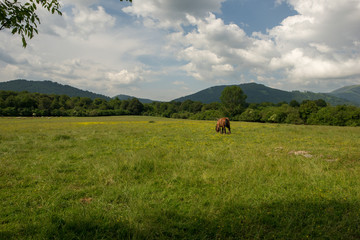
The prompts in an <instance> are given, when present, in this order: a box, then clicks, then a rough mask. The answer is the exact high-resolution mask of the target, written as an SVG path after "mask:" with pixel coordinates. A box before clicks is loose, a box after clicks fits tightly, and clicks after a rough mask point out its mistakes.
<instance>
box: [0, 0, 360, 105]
mask: <svg viewBox="0 0 360 240" xmlns="http://www.w3.org/2000/svg"><path fill="white" fill-rule="evenodd" d="M61 4H62V6H63V7H62V12H63V16H57V15H51V14H49V13H48V12H46V11H44V10H41V11H40V12H39V15H40V18H41V20H42V21H41V25H40V27H39V35H36V36H35V37H34V38H33V39H32V40H29V42H28V47H27V48H26V49H23V48H22V46H21V39H20V37H19V36H16V35H15V36H13V35H11V33H10V32H9V31H6V30H5V31H4V30H3V31H1V32H0V81H3V82H4V81H8V80H12V79H18V78H23V79H29V80H52V81H56V82H59V83H62V84H68V85H71V86H74V87H78V88H81V89H84V90H89V91H93V92H96V93H101V94H105V95H107V96H111V97H112V96H115V95H117V94H128V95H132V96H136V97H141V98H150V99H154V100H164V101H169V100H172V99H175V98H178V97H181V96H185V95H188V94H191V93H194V92H197V91H199V90H202V89H205V88H207V87H211V86H214V85H224V84H241V83H247V82H256V83H261V84H265V85H267V86H270V87H274V88H279V89H283V90H306V91H314V92H328V91H331V90H334V89H337V88H339V87H342V86H346V85H353V84H360V2H359V1H355V0H342V1H334V0H197V1H193V0H182V1H179V0H133V3H132V4H130V3H126V2H119V1H118V0H107V1H100V0H77V1H72V0H61Z"/></svg>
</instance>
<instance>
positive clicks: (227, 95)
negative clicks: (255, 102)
mask: <svg viewBox="0 0 360 240" xmlns="http://www.w3.org/2000/svg"><path fill="white" fill-rule="evenodd" d="M246 98H247V96H246V95H245V94H244V92H243V90H242V89H241V88H240V87H238V86H229V87H226V88H225V89H224V90H223V91H222V93H221V96H220V100H221V104H222V107H223V111H224V114H226V115H228V116H229V117H234V116H236V115H238V114H241V113H242V112H243V111H244V110H245V108H246Z"/></svg>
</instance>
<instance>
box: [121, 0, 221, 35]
mask: <svg viewBox="0 0 360 240" xmlns="http://www.w3.org/2000/svg"><path fill="white" fill-rule="evenodd" d="M224 1H226V0H197V1H193V0H182V1H178V0H137V1H133V4H132V5H131V6H129V7H126V8H124V9H123V11H124V12H126V13H128V14H132V15H136V16H138V17H143V18H145V19H146V23H147V24H148V25H152V26H154V27H155V26H156V27H161V28H175V29H180V28H181V25H182V24H185V25H187V24H189V21H188V19H187V16H188V15H191V16H195V17H204V16H206V15H207V14H208V13H209V12H220V9H221V3H222V2H224ZM150 23H151V24H150Z"/></svg>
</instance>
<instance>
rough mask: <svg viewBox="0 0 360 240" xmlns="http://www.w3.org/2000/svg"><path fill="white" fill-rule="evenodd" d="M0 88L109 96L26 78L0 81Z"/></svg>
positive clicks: (90, 96)
mask: <svg viewBox="0 0 360 240" xmlns="http://www.w3.org/2000/svg"><path fill="white" fill-rule="evenodd" d="M0 90H4V91H15V92H22V91H27V92H31V93H44V94H58V95H63V94H64V95H67V96H70V97H88V98H91V99H95V98H102V99H106V100H109V99H110V97H107V96H104V95H101V94H97V93H92V92H89V91H84V90H81V89H78V88H74V87H71V86H69V85H62V84H60V83H56V82H52V81H28V80H23V79H19V80H13V81H8V82H0Z"/></svg>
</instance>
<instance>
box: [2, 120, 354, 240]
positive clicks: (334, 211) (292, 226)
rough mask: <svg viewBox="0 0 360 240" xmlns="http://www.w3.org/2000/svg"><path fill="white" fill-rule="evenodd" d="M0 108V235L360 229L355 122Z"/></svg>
mask: <svg viewBox="0 0 360 240" xmlns="http://www.w3.org/2000/svg"><path fill="white" fill-rule="evenodd" d="M215 124H216V123H215V121H195V120H175V119H166V118H155V117H141V116H137V117H135V116H123V117H97V118H75V117H74V118H65V117H59V118H0V199H1V201H0V239H359V238H360V227H359V226H360V174H359V172H360V149H359V146H360V128H357V127H329V126H305V125H285V124H281V125H280V124H264V123H246V122H231V127H232V134H229V135H221V134H219V133H216V132H215Z"/></svg>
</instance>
